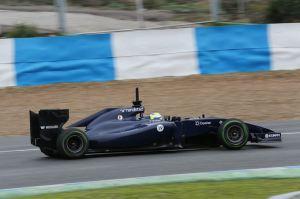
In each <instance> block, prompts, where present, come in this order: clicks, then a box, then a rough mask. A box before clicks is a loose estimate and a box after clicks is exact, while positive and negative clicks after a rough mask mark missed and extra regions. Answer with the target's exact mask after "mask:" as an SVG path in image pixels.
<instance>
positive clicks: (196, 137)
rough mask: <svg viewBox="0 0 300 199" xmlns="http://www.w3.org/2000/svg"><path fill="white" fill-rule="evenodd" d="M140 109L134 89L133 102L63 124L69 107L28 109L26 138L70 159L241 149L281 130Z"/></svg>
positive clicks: (43, 149)
mask: <svg viewBox="0 0 300 199" xmlns="http://www.w3.org/2000/svg"><path fill="white" fill-rule="evenodd" d="M144 111H145V109H144V107H143V106H142V101H140V100H139V92H138V88H137V89H136V100H135V101H133V106H132V107H128V108H107V109H104V110H101V111H100V112H97V113H95V114H93V115H91V116H89V117H87V118H85V119H82V120H80V121H78V122H76V123H74V124H72V125H70V126H68V127H66V128H63V126H64V124H65V123H66V122H67V121H68V119H69V110H68V109H57V110H40V111H39V113H38V114H37V113H34V112H32V111H30V135H31V143H32V144H33V145H35V146H38V147H39V148H40V149H41V152H43V153H44V154H46V155H48V156H51V157H62V158H70V159H72V158H80V157H82V156H84V155H85V154H91V153H104V152H124V151H145V150H169V149H178V150H180V149H182V148H199V147H202V146H204V147H219V146H223V147H225V148H227V149H241V148H242V147H243V146H245V145H246V143H247V142H254V143H259V142H279V141H281V133H278V132H274V131H272V130H270V129H267V128H264V127H261V126H257V125H253V124H249V123H244V122H243V121H241V120H239V119H224V118H217V117H207V118H206V117H205V116H204V115H202V116H201V117H197V118H181V117H177V116H172V117H171V116H164V117H162V116H161V115H160V114H159V113H153V114H150V115H148V116H145V115H144Z"/></svg>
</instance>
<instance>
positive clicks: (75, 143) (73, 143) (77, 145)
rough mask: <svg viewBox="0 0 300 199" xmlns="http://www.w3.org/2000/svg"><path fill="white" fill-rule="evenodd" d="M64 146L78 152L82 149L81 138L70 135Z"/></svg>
mask: <svg viewBox="0 0 300 199" xmlns="http://www.w3.org/2000/svg"><path fill="white" fill-rule="evenodd" d="M66 147H67V149H68V150H69V151H70V152H72V153H78V152H80V151H81V150H82V149H83V139H82V137H80V136H77V135H72V136H70V137H69V138H68V139H67V140H66Z"/></svg>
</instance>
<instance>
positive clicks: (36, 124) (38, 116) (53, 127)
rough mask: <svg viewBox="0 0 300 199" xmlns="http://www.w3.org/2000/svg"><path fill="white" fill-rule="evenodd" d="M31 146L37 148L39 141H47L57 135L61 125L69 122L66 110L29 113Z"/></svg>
mask: <svg viewBox="0 0 300 199" xmlns="http://www.w3.org/2000/svg"><path fill="white" fill-rule="evenodd" d="M29 116H30V140H31V144H32V145H35V146H38V145H39V142H40V140H41V134H43V139H44V140H46V141H47V138H48V139H51V138H52V137H53V135H57V134H58V133H59V132H60V130H61V129H62V127H63V125H64V124H65V123H66V122H67V121H68V120H69V110H68V109H56V110H40V111H39V113H34V112H33V111H29Z"/></svg>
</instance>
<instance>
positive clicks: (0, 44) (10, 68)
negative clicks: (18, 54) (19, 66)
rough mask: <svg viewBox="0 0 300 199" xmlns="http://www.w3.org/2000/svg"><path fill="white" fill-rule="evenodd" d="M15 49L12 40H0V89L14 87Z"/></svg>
mask: <svg viewBox="0 0 300 199" xmlns="http://www.w3.org/2000/svg"><path fill="white" fill-rule="evenodd" d="M14 54H15V49H14V40H13V39H1V40H0V87H6V86H15V85H16V75H15V74H16V73H15V63H14V62H15V56H14Z"/></svg>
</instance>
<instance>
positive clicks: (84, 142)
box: [57, 128, 89, 159]
mask: <svg viewBox="0 0 300 199" xmlns="http://www.w3.org/2000/svg"><path fill="white" fill-rule="evenodd" d="M88 147H89V141H88V138H87V135H86V133H84V132H83V131H82V130H80V129H76V128H69V129H65V130H63V131H62V133H61V134H60V135H59V136H58V138H57V149H58V152H59V154H60V155H61V156H62V157H64V158H69V159H75V158H81V157H82V156H83V155H84V154H85V153H86V151H87V149H88Z"/></svg>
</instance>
